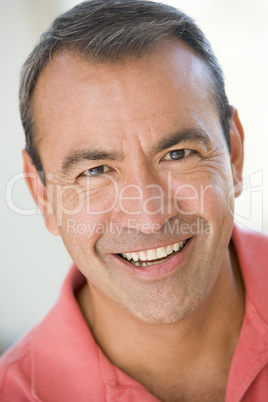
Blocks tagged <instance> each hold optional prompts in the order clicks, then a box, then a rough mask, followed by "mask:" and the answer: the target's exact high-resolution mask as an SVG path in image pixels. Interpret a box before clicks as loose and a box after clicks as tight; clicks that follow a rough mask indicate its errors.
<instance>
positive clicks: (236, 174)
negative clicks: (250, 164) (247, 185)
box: [230, 106, 244, 197]
mask: <svg viewBox="0 0 268 402" xmlns="http://www.w3.org/2000/svg"><path fill="white" fill-rule="evenodd" d="M230 108H231V112H232V118H231V120H230V141H231V152H230V161H231V167H232V173H233V181H234V188H235V196H236V197H238V196H239V195H240V194H241V192H242V189H243V182H242V171H243V161H244V150H243V145H244V130H243V127H242V124H241V122H240V120H239V117H238V112H237V110H236V108H234V107H233V106H231V107H230Z"/></svg>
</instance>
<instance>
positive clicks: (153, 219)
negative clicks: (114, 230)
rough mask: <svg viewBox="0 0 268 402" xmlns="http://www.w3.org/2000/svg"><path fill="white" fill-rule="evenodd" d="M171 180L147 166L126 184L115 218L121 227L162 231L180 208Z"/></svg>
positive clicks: (121, 190)
mask: <svg viewBox="0 0 268 402" xmlns="http://www.w3.org/2000/svg"><path fill="white" fill-rule="evenodd" d="M171 194H172V192H171V183H169V180H168V178H166V179H162V180H161V179H160V178H159V177H156V175H155V174H153V172H151V170H150V168H149V167H148V166H143V168H142V169H139V172H134V173H133V174H132V175H131V177H129V179H128V180H127V181H126V182H125V183H124V185H122V187H121V188H120V191H119V195H118V203H117V205H116V208H115V209H114V211H113V218H112V219H113V221H114V222H116V224H117V225H118V226H120V227H121V228H125V229H127V228H131V229H134V230H136V231H139V232H142V233H145V234H149V233H154V232H157V231H159V230H160V229H161V228H162V227H163V225H164V224H165V222H166V221H167V220H169V219H170V218H172V217H173V216H175V215H176V214H177V211H176V209H175V207H174V205H173V203H172V198H171Z"/></svg>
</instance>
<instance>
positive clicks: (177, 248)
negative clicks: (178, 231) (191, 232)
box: [173, 243, 180, 251]
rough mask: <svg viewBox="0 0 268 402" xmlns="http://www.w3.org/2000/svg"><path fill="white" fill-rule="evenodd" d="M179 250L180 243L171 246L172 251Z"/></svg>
mask: <svg viewBox="0 0 268 402" xmlns="http://www.w3.org/2000/svg"><path fill="white" fill-rule="evenodd" d="M179 249H180V243H176V244H173V250H174V251H178V250H179Z"/></svg>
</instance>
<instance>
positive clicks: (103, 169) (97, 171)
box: [82, 165, 110, 176]
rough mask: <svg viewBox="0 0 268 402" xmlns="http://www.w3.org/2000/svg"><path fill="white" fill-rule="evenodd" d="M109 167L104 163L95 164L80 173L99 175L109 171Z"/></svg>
mask: <svg viewBox="0 0 268 402" xmlns="http://www.w3.org/2000/svg"><path fill="white" fill-rule="evenodd" d="M109 170H110V168H109V167H108V166H106V165H101V166H96V167H94V168H92V169H87V170H85V171H84V172H83V173H82V174H83V175H85V176H101V175H102V174H104V173H107V172H109Z"/></svg>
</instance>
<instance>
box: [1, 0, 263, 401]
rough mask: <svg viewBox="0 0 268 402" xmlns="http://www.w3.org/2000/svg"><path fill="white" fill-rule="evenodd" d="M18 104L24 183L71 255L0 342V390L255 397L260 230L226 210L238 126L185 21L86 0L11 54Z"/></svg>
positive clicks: (90, 397)
mask: <svg viewBox="0 0 268 402" xmlns="http://www.w3.org/2000/svg"><path fill="white" fill-rule="evenodd" d="M20 106H21V116H22V122H23V126H24V129H25V134H26V150H25V151H24V153H23V157H24V166H25V173H26V175H25V176H26V180H27V184H28V186H29V189H30V191H31V193H32V195H33V197H34V199H35V201H36V202H37V204H38V206H39V208H40V210H41V211H42V213H43V216H44V220H45V223H46V226H47V228H48V230H49V231H50V232H51V233H53V234H55V235H60V236H61V237H62V239H63V241H64V243H65V245H66V248H67V250H68V252H69V253H70V255H71V257H72V259H73V261H74V266H73V267H72V268H71V271H70V273H69V275H68V277H67V278H66V281H65V283H64V285H63V289H62V292H61V296H60V299H59V301H58V303H57V304H56V306H55V307H54V309H53V310H52V311H51V312H50V313H49V314H48V316H47V317H46V318H45V319H44V320H43V321H42V322H41V323H40V324H39V325H38V326H37V327H36V328H34V329H33V330H32V331H31V332H30V333H29V334H28V335H27V336H26V337H25V338H24V339H23V340H22V341H20V343H19V344H18V345H16V346H15V347H14V348H13V349H11V350H10V351H8V352H7V353H6V354H5V355H4V357H3V359H2V361H1V365H0V372H1V380H0V398H2V399H1V400H4V401H14V400H16V401H24V400H25V401H26V400H31V401H34V400H38V401H50V402H53V401H55V402H56V401H57V402H58V401H79V402H80V401H100V402H101V401H113V402H114V401H144V402H145V401H148V402H149V401H157V400H161V401H170V402H175V401H191V402H192V401H213V402H215V401H224V400H225V401H229V402H231V401H232V402H235V401H237V402H238V401H241V400H243V401H258V402H261V401H265V400H267V398H268V348H267V342H268V337H267V333H268V332H267V329H268V309H267V306H268V300H267V293H266V287H267V285H268V277H267V272H266V271H267V270H266V267H267V262H266V261H267V255H265V253H266V254H267V252H266V251H265V250H266V249H267V238H266V237H264V236H261V235H256V234H255V235H253V234H251V233H245V232H242V231H241V230H240V229H238V228H237V227H234V225H233V208H234V198H235V196H237V195H239V192H240V191H239V182H240V181H241V179H242V164H243V130H242V126H241V124H240V121H239V118H238V114H237V111H236V109H235V108H233V107H230V106H229V104H228V100H227V97H226V95H225V91H224V82H223V77H222V72H221V69H220V66H219V65H218V62H217V60H216V58H215V56H214V55H213V52H212V50H211V47H210V45H209V43H208V42H207V40H206V39H205V37H204V36H203V34H202V32H201V31H200V30H199V29H198V28H197V26H196V25H195V24H194V22H193V21H192V20H191V19H190V18H189V17H187V16H186V15H184V14H182V13H181V12H179V11H178V10H175V9H173V8H171V7H168V6H164V5H160V4H156V3H152V2H147V1H133V0H125V1H120V0H119V1H118V0H112V1H104V0H96V1H86V2H84V3H82V4H80V5H78V6H77V7H75V8H74V9H72V10H70V11H69V12H67V13H66V14H64V15H62V16H60V17H59V18H58V19H56V20H55V21H54V23H53V25H52V26H51V28H50V30H49V31H48V32H46V33H45V34H44V35H43V36H42V40H41V41H40V44H38V45H37V47H36V48H35V49H34V50H33V52H32V54H31V55H30V57H29V58H28V60H27V61H26V63H25V65H24V69H23V72H22V79H21V89H20ZM234 189H236V190H234Z"/></svg>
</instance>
